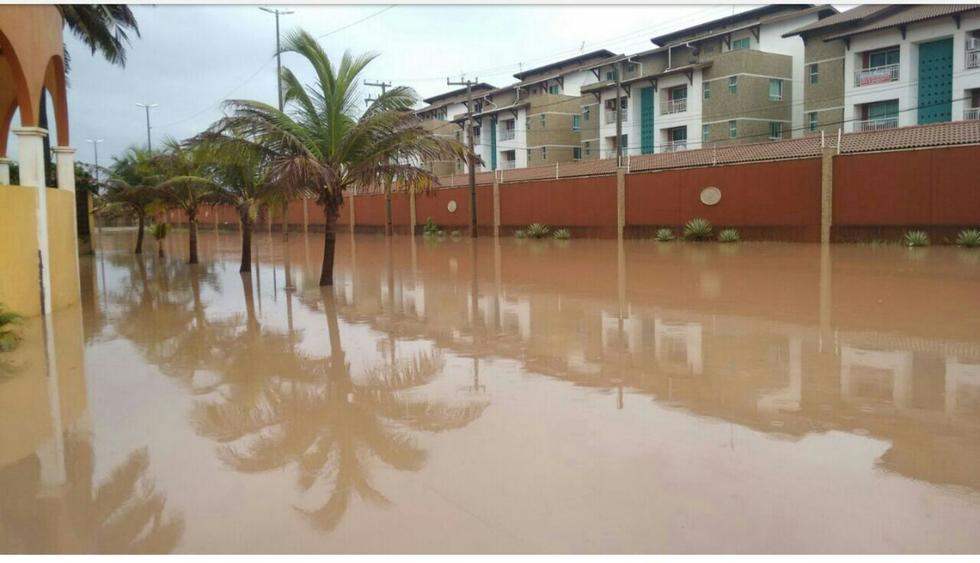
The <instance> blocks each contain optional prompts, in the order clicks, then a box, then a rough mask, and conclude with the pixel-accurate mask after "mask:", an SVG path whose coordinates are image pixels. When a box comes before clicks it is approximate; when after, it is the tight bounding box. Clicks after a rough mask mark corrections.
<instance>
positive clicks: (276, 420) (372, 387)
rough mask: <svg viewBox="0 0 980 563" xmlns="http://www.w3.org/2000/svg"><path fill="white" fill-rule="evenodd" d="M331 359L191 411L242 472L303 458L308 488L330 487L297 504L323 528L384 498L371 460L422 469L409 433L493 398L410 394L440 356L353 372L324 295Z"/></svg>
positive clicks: (470, 412) (475, 412) (442, 424)
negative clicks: (313, 502)
mask: <svg viewBox="0 0 980 563" xmlns="http://www.w3.org/2000/svg"><path fill="white" fill-rule="evenodd" d="M323 302H324V309H325V312H326V316H327V328H328V332H329V338H330V356H329V358H326V359H325V360H323V361H319V362H316V366H315V367H313V368H312V369H311V370H310V371H308V372H307V374H306V376H305V377H303V378H296V379H293V380H286V379H283V378H266V379H265V380H264V388H263V390H262V393H261V396H260V397H258V398H257V400H253V401H250V402H247V403H240V402H237V401H233V400H227V401H224V402H219V403H202V404H200V405H199V407H198V408H197V410H196V411H195V414H194V420H195V422H196V425H197V428H198V430H199V432H201V433H202V434H204V435H206V436H208V437H210V438H213V439H215V440H216V441H218V442H220V443H221V445H220V446H219V449H218V451H219V455H220V457H221V458H222V459H223V460H224V461H225V463H227V464H228V465H229V466H231V467H233V468H235V469H236V470H238V471H242V472H250V473H251V472H261V471H268V470H272V469H278V468H282V467H285V466H287V465H291V464H296V465H297V467H298V470H299V475H298V484H299V487H300V489H301V490H302V491H303V492H307V491H310V490H311V489H313V488H314V486H316V485H318V484H324V485H326V486H327V488H328V490H329V494H328V498H327V500H326V501H325V502H323V503H322V504H321V505H320V506H319V508H316V509H312V510H306V509H300V510H301V511H302V512H303V513H304V514H305V515H306V516H307V517H308V518H309V519H310V520H311V522H312V523H313V524H314V525H315V526H316V527H317V528H319V529H321V530H325V531H330V530H333V529H334V528H336V527H337V525H338V524H339V523H340V521H341V519H342V517H343V515H344V514H345V513H346V511H347V508H348V506H349V505H350V500H351V497H352V495H353V494H354V493H357V495H358V496H360V497H361V498H362V499H363V500H367V501H369V502H373V503H378V504H386V503H388V499H387V498H386V497H385V496H384V495H383V494H382V493H381V492H380V491H378V490H377V489H376V488H375V487H374V486H373V485H372V483H371V479H370V471H369V468H368V466H367V460H368V459H371V458H373V459H376V460H378V461H380V462H382V463H383V464H385V465H387V466H389V467H391V468H393V469H397V470H400V471H416V470H418V469H420V468H421V467H422V465H423V464H424V462H425V459H426V452H425V450H423V449H421V448H419V447H418V446H417V445H416V443H415V441H414V439H413V438H412V437H411V435H410V434H409V432H410V431H430V432H440V431H446V430H452V429H456V428H461V427H463V426H466V425H467V424H469V423H470V422H472V421H474V420H476V419H477V418H479V417H480V415H481V414H482V413H483V410H484V409H485V408H486V406H487V405H486V403H478V402H470V403H467V404H465V405H461V406H453V405H449V404H446V403H441V402H433V401H429V400H426V399H422V398H418V397H413V396H410V395H409V393H408V391H409V390H411V389H413V388H418V387H420V386H422V385H425V384H427V383H429V382H431V381H432V380H433V379H434V378H435V377H436V376H437V375H438V374H439V373H440V371H441V368H442V359H441V357H440V356H438V355H436V354H420V355H418V356H417V357H415V358H414V359H412V360H411V361H400V362H396V363H383V364H381V365H379V366H377V367H375V368H373V369H370V370H367V372H366V373H364V374H363V375H362V377H359V378H357V380H356V381H355V379H354V378H353V377H352V375H351V371H350V364H349V362H348V361H347V359H346V357H345V355H344V351H343V348H342V346H341V341H340V328H339V323H338V321H337V313H336V308H335V306H334V301H333V294H332V292H331V291H330V290H329V289H326V290H325V292H324V299H323Z"/></svg>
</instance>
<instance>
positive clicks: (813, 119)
mask: <svg viewBox="0 0 980 563" xmlns="http://www.w3.org/2000/svg"><path fill="white" fill-rule="evenodd" d="M808 125H809V128H810V131H811V132H813V131H816V130H817V112H815V111H811V112H810V116H809V123H808Z"/></svg>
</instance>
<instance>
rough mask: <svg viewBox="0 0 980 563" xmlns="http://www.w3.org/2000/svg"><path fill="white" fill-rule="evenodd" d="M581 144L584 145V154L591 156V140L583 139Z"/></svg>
mask: <svg viewBox="0 0 980 563" xmlns="http://www.w3.org/2000/svg"><path fill="white" fill-rule="evenodd" d="M582 145H583V146H584V147H585V156H592V142H591V141H585V142H584V143H582Z"/></svg>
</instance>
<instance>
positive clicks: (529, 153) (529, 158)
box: [525, 149, 531, 162]
mask: <svg viewBox="0 0 980 563" xmlns="http://www.w3.org/2000/svg"><path fill="white" fill-rule="evenodd" d="M525 152H527V160H528V162H530V161H531V149H527V150H526V151H525Z"/></svg>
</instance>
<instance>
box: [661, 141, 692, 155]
mask: <svg viewBox="0 0 980 563" xmlns="http://www.w3.org/2000/svg"><path fill="white" fill-rule="evenodd" d="M684 150H687V139H684V140H683V141H670V142H668V143H667V144H666V145H664V152H677V151H684Z"/></svg>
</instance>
